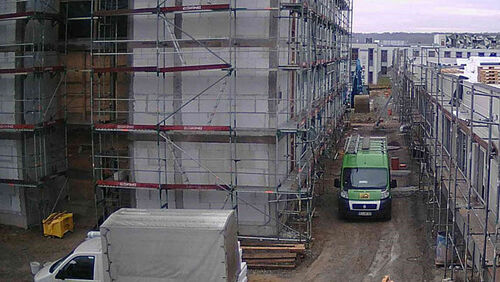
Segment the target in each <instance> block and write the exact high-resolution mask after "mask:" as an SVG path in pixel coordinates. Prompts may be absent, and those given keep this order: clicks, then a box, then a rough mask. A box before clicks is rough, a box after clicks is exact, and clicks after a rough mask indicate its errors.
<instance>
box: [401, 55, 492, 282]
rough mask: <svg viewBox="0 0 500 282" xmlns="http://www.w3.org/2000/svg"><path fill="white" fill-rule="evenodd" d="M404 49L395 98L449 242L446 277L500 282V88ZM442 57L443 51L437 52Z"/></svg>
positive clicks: (431, 208)
mask: <svg viewBox="0 0 500 282" xmlns="http://www.w3.org/2000/svg"><path fill="white" fill-rule="evenodd" d="M433 49H435V48H433V47H432V48H430V47H421V48H420V58H418V57H417V58H416V59H415V58H414V59H410V58H409V56H408V54H407V53H406V52H407V50H400V51H399V53H398V56H397V60H396V63H395V67H394V73H393V93H394V94H395V96H396V101H397V105H398V110H399V111H400V112H401V113H404V114H405V115H406V119H405V120H404V123H406V125H407V126H408V128H411V129H410V130H408V131H407V134H406V135H407V136H408V139H407V140H408V141H409V142H410V147H411V148H413V156H414V157H415V158H416V160H417V161H418V162H419V163H420V168H421V169H420V177H419V179H420V188H421V191H422V192H423V193H424V195H425V197H424V198H425V201H426V203H427V216H428V217H427V219H428V222H429V223H430V226H431V230H432V235H434V236H440V237H442V238H446V239H445V240H446V241H445V242H446V243H445V245H446V253H445V259H444V268H443V269H444V278H451V279H463V281H479V280H480V281H496V279H497V274H498V265H499V264H498V263H499V261H498V251H499V249H498V247H499V243H500V242H499V227H500V225H499V202H500V201H499V199H500V198H499V197H500V194H499V191H500V189H499V184H500V181H499V179H500V170H499V156H498V149H499V148H500V144H499V129H500V122H499V119H498V116H499V109H500V88H498V87H494V86H489V85H485V84H480V83H470V82H468V81H467V80H466V79H464V78H463V77H462V76H460V75H459V74H448V73H445V72H443V71H442V68H443V67H442V66H441V65H440V64H439V61H438V63H437V64H426V63H423V62H424V61H426V56H427V54H428V52H429V50H432V51H434V52H435V50H433ZM437 52H439V49H438V50H437Z"/></svg>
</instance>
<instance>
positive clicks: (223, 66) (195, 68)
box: [94, 64, 231, 73]
mask: <svg viewBox="0 0 500 282" xmlns="http://www.w3.org/2000/svg"><path fill="white" fill-rule="evenodd" d="M230 67H231V65H229V64H213V65H192V66H177V67H166V68H158V67H155V66H150V67H114V68H94V72H97V73H113V72H159V73H168V72H182V71H199V70H217V69H228V68H230Z"/></svg>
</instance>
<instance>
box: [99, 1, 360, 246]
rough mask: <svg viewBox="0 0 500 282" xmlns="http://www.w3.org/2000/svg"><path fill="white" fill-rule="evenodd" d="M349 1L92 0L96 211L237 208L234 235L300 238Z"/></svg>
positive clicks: (329, 115)
mask: <svg viewBox="0 0 500 282" xmlns="http://www.w3.org/2000/svg"><path fill="white" fill-rule="evenodd" d="M351 7H352V4H351V3H349V1H346V0H317V1H308V0H302V1H296V0H289V1H281V0H258V1H236V0H231V1H229V0H217V1H204V0H201V1H199V0H197V1H194V0H193V1H188V0H184V1H182V0H176V1H153V0H140V1H139V0H136V1H128V2H127V1H117V0H108V1H105V0H99V1H93V2H92V15H93V19H94V20H93V21H92V25H93V34H92V48H91V59H92V62H93V75H92V82H91V87H92V89H91V93H92V97H91V99H92V118H91V120H92V122H93V124H92V128H93V141H94V142H93V166H94V175H95V180H96V194H97V203H98V210H99V215H102V217H106V216H107V215H109V214H110V213H111V212H113V211H115V210H116V209H118V208H120V207H138V208H176V209H183V208H191V209H192V208H194V209H200V208H203V209H235V210H236V211H237V218H238V225H239V235H241V236H252V237H255V236H258V237H272V238H293V239H299V240H307V239H310V237H311V217H312V214H313V208H312V195H313V189H314V182H315V179H316V178H317V169H316V165H317V160H318V158H319V156H320V155H322V154H324V153H325V151H326V150H327V149H329V147H330V146H331V144H332V142H334V141H335V139H336V138H335V136H337V137H338V136H339V134H341V130H339V128H340V127H341V121H342V118H343V113H344V106H343V96H344V95H345V94H346V92H347V89H348V84H349V56H350V54H349V53H350V52H349V50H350V46H349V44H350V39H351V24H350V23H351ZM124 24H126V25H127V28H126V29H124V28H123V25H124ZM124 30H125V31H124Z"/></svg>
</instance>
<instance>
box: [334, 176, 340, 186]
mask: <svg viewBox="0 0 500 282" xmlns="http://www.w3.org/2000/svg"><path fill="white" fill-rule="evenodd" d="M333 186H335V188H340V179H338V178H335V180H334V181H333Z"/></svg>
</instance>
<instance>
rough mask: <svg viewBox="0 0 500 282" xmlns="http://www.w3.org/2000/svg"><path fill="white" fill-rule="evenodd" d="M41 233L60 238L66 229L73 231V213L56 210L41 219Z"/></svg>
mask: <svg viewBox="0 0 500 282" xmlns="http://www.w3.org/2000/svg"><path fill="white" fill-rule="evenodd" d="M42 223H43V235H45V236H55V237H59V238H62V237H63V236H64V234H65V233H66V232H68V231H71V232H73V227H74V226H73V214H72V213H66V212H56V213H53V214H51V215H49V217H47V218H46V219H44V220H43V221H42Z"/></svg>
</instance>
